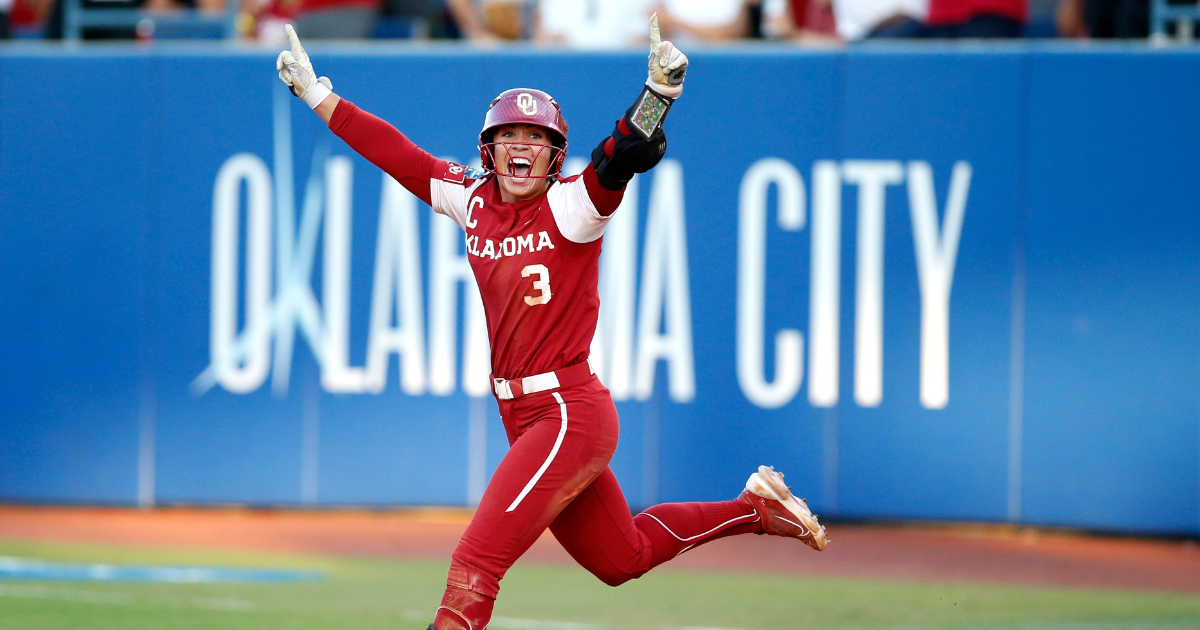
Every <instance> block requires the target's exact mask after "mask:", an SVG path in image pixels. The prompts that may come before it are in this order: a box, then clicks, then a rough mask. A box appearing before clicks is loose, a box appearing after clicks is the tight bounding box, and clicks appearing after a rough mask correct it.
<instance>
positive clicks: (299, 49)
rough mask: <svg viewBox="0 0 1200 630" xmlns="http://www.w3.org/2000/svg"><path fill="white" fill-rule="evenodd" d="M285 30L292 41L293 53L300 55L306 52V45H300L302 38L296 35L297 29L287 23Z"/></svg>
mask: <svg viewBox="0 0 1200 630" xmlns="http://www.w3.org/2000/svg"><path fill="white" fill-rule="evenodd" d="M283 30H285V31H287V36H288V41H289V42H291V43H292V54H293V55H295V56H297V57H299V56H301V55H303V54H304V47H303V46H301V45H300V38H299V37H298V36H297V35H296V29H294V28H292V25H291V24H286V25H284V27H283Z"/></svg>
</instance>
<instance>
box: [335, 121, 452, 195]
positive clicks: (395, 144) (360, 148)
mask: <svg viewBox="0 0 1200 630" xmlns="http://www.w3.org/2000/svg"><path fill="white" fill-rule="evenodd" d="M329 130H330V131H332V132H333V133H335V134H337V136H338V137H339V138H341V139H342V140H344V141H345V142H346V144H348V145H350V148H352V149H354V150H355V151H356V152H358V154H359V155H361V156H363V157H365V158H367V160H369V161H370V162H371V163H372V164H374V165H375V166H378V167H379V168H381V169H383V172H385V173H387V174H388V175H391V176H392V178H393V179H395V180H396V181H397V182H400V184H401V185H402V186H404V187H405V188H407V189H408V191H409V192H411V193H412V194H414V195H416V196H417V198H419V199H420V200H421V201H424V202H425V203H430V179H431V178H432V177H433V176H434V175H435V174H437V173H440V172H442V171H444V170H445V169H446V162H445V161H443V160H439V159H437V158H435V157H433V156H432V155H430V154H428V153H426V152H425V151H423V150H422V149H421V147H418V146H417V145H415V144H413V142H412V141H411V140H409V139H408V138H406V137H405V136H404V134H402V133H400V131H399V130H398V129H396V128H395V127H393V126H391V125H390V124H388V123H387V122H385V121H383V120H381V119H380V118H378V117H377V116H374V115H372V114H370V113H369V112H366V111H363V110H361V109H359V108H357V107H355V106H354V103H351V102H350V101H348V100H346V99H342V100H341V102H339V103H338V104H337V108H335V109H334V110H333V116H332V117H331V118H330V119H329ZM431 205H432V204H431Z"/></svg>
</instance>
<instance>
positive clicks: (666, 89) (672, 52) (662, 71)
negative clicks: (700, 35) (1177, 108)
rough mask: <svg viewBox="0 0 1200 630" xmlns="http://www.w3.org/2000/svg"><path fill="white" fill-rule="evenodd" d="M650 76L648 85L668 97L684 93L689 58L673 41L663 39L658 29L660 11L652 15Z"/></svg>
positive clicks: (647, 80) (647, 81)
mask: <svg viewBox="0 0 1200 630" xmlns="http://www.w3.org/2000/svg"><path fill="white" fill-rule="evenodd" d="M649 64H650V76H649V77H648V78H647V79H646V85H647V86H648V87H649V88H650V89H651V90H654V91H655V92H656V93H658V94H659V95H660V96H665V97H667V98H679V95H680V94H683V75H685V74H687V65H688V58H687V55H685V54H683V51H681V50H679V49H678V48H676V47H675V44H672V43H671V42H664V41H662V36H661V35H660V34H659V31H658V13H654V14H653V15H651V16H650V61H649Z"/></svg>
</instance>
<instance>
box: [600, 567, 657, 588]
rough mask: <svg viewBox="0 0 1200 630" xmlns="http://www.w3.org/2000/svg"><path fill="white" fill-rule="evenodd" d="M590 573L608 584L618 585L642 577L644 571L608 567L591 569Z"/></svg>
mask: <svg viewBox="0 0 1200 630" xmlns="http://www.w3.org/2000/svg"><path fill="white" fill-rule="evenodd" d="M592 574H593V575H595V576H596V577H598V578H600V581H601V582H604V583H605V584H607V585H609V586H620V585H622V584H624V583H626V582H628V581H629V580H636V579H638V578H640V577H642V576H643V575H645V574H646V572H645V571H636V570H634V571H624V570H621V569H619V568H617V567H610V568H608V569H606V570H603V571H592Z"/></svg>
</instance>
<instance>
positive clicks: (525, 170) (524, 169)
mask: <svg viewBox="0 0 1200 630" xmlns="http://www.w3.org/2000/svg"><path fill="white" fill-rule="evenodd" d="M532 170H533V160H530V159H529V158H527V157H512V158H510V159H509V161H508V172H509V174H511V175H512V176H513V178H514V179H525V178H526V177H529V172H530V171H532Z"/></svg>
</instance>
